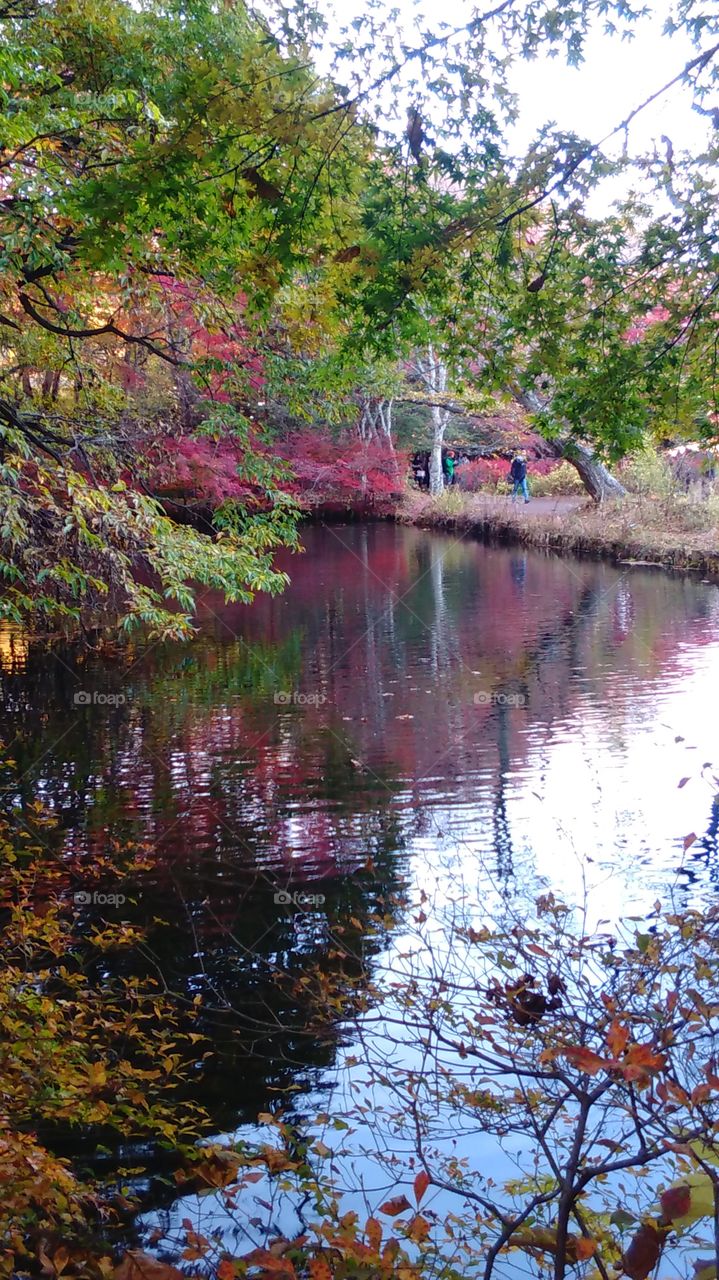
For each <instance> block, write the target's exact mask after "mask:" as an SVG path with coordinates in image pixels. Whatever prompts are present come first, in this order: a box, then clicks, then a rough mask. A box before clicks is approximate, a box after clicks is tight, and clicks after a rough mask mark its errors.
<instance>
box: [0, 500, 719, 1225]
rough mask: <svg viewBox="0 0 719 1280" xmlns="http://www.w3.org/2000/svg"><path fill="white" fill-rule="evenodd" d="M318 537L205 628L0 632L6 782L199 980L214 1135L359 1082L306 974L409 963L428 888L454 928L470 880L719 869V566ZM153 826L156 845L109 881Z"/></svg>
mask: <svg viewBox="0 0 719 1280" xmlns="http://www.w3.org/2000/svg"><path fill="white" fill-rule="evenodd" d="M303 542H304V548H305V550H304V553H303V554H302V555H294V556H290V555H288V556H286V557H285V558H284V560H283V566H284V567H286V568H287V570H288V572H289V573H290V575H291V579H292V581H291V585H290V587H289V588H288V590H287V591H286V592H285V594H284V595H283V596H281V597H277V598H275V599H269V598H262V599H258V600H257V601H256V602H255V604H254V605H253V606H251V607H245V606H239V605H237V606H227V605H224V604H223V603H222V601H221V600H219V599H217V598H215V597H213V596H212V595H211V594H205V595H204V596H203V597H202V598H201V599H200V603H199V609H198V621H199V631H198V634H197V637H196V639H195V640H193V641H192V642H191V643H190V644H188V645H185V646H179V645H176V644H145V645H140V646H136V647H134V648H133V649H131V650H130V651H129V652H122V651H118V653H117V654H115V655H109V654H108V653H104V654H103V656H102V657H100V656H97V655H92V654H90V655H88V654H87V653H82V652H81V651H79V650H78V649H76V648H73V647H71V646H66V647H61V648H58V649H57V650H56V651H54V652H53V653H50V654H48V653H42V652H40V651H35V650H34V649H32V648H30V649H29V650H27V649H26V648H25V647H23V645H22V643H21V642H20V641H19V640H18V639H17V637H16V638H15V639H14V640H13V639H12V638H11V639H8V638H7V637H5V639H4V647H3V648H2V649H1V650H0V660H2V665H3V678H2V688H3V700H2V708H1V715H0V737H2V739H3V741H4V742H5V743H6V744H7V745H8V746H10V744H11V746H12V751H11V756H12V761H13V763H12V765H6V766H5V768H4V773H5V776H4V777H3V779H2V786H3V798H4V805H5V807H6V808H7V809H8V810H11V809H12V808H13V806H14V807H15V808H17V807H18V806H19V807H24V808H26V809H27V808H28V807H29V806H30V805H31V804H32V802H33V801H34V800H36V799H38V798H39V799H41V800H42V802H43V803H44V804H45V806H46V807H48V808H49V809H50V811H51V812H52V813H53V814H54V815H55V817H56V819H57V825H56V826H55V827H54V828H49V829H48V830H47V831H46V832H45V835H44V837H43V839H44V841H45V843H46V847H47V856H48V858H53V859H60V860H61V861H64V862H65V863H66V864H67V866H68V874H67V878H66V886H65V891H66V893H67V895H68V896H69V897H71V898H72V899H73V901H74V906H75V910H76V911H77V912H78V913H80V915H81V918H82V919H83V920H86V921H87V924H88V926H89V925H90V923H92V922H93V921H98V920H101V919H103V918H105V919H108V918H109V919H116V918H118V917H121V918H122V919H128V920H130V921H132V922H135V923H140V924H142V925H144V926H145V927H146V929H147V940H146V944H145V945H144V946H143V948H142V949H141V950H140V951H138V953H137V954H135V955H134V957H133V959H132V961H127V960H126V961H124V962H123V963H125V964H134V965H135V966H136V968H137V971H138V972H140V971H142V972H151V973H153V972H154V973H160V974H161V975H162V979H163V981H164V982H166V983H167V985H168V986H169V987H170V989H171V990H173V991H174V992H177V993H180V995H181V996H182V998H183V999H185V1000H186V1001H187V1004H188V1007H191V1006H192V1002H193V1001H195V1000H196V998H197V997H198V996H201V997H202V1005H201V1010H202V1012H201V1013H198V1014H197V1019H198V1022H201V1027H202V1030H203V1032H206V1033H207V1034H209V1035H210V1037H211V1039H212V1043H213V1046H214V1056H213V1057H212V1058H211V1059H210V1060H209V1061H208V1062H207V1063H206V1064H205V1066H204V1069H203V1071H202V1073H201V1075H198V1081H197V1086H196V1091H195V1096H196V1098H197V1100H198V1101H200V1102H201V1103H202V1104H203V1105H204V1106H205V1107H206V1108H207V1109H208V1110H209V1112H210V1114H211V1116H212V1120H213V1125H214V1127H215V1131H216V1132H217V1133H238V1132H239V1133H248V1134H254V1133H255V1132H256V1130H255V1127H254V1126H255V1124H256V1119H257V1116H258V1114H260V1113H263V1112H268V1111H272V1110H273V1109H276V1107H277V1106H278V1104H279V1103H281V1104H282V1106H283V1107H285V1109H286V1110H287V1113H288V1114H289V1113H291V1114H293V1115H295V1116H301V1115H302V1114H303V1112H304V1111H305V1110H306V1111H307V1112H308V1113H309V1111H311V1110H313V1109H314V1110H315V1111H316V1109H317V1107H318V1106H321V1105H322V1106H324V1105H328V1099H329V1098H330V1097H331V1098H332V1100H333V1105H335V1106H338V1105H341V1099H342V1095H343V1091H345V1090H346V1089H347V1088H349V1087H350V1086H349V1084H348V1080H350V1079H351V1076H352V1070H351V1068H352V1064H353V1063H356V1062H357V1056H356V1051H357V1044H356V1042H355V1037H353V1033H352V1031H351V1030H350V1028H349V1025H348V1024H347V1025H345V1024H344V1023H343V1019H342V1016H341V1011H340V1012H338V1014H337V1017H336V1018H335V1025H334V1027H333V1031H332V1034H315V1031H314V1029H313V1018H312V1010H311V1007H310V1003H309V997H307V996H306V995H304V994H303V991H304V988H303V985H302V981H303V975H305V974H307V973H309V972H310V970H312V971H313V972H317V971H318V970H319V972H322V971H325V972H327V973H331V972H333V970H334V969H335V968H336V966H337V964H339V963H344V964H348V963H349V964H350V968H351V963H350V962H351V957H352V956H353V955H354V956H357V957H360V958H361V961H362V965H363V966H365V967H367V966H369V968H370V969H371V970H372V971H373V972H374V973H375V974H376V975H380V974H382V973H384V974H387V973H388V972H389V971H391V970H392V968H393V966H394V965H395V964H396V963H397V958H398V956H400V955H401V952H402V946H403V939H404V923H403V922H404V921H405V919H406V917H407V913H408V912H410V911H411V910H414V908H415V907H416V904H417V903H418V902H420V901H422V902H423V903H425V904H426V905H425V906H424V913H425V914H426V915H428V916H429V926H428V927H430V928H431V927H432V924H433V922H434V921H436V922H438V923H439V922H441V920H442V918H443V916H444V914H445V913H446V912H447V911H448V910H451V909H452V903H453V902H455V901H456V891H457V886H458V885H460V884H461V889H462V897H463V901H464V902H465V903H467V902H468V903H469V911H470V915H471V916H472V918H473V920H474V921H475V923H476V925H477V927H479V926H480V925H481V923H482V922H483V921H485V920H487V919H490V918H497V917H498V915H502V913H507V912H513V913H515V914H516V915H518V916H523V915H527V914H528V913H529V912H531V910H532V904H533V902H534V900H535V898H536V896H537V894H539V893H542V892H546V891H547V890H549V889H551V890H552V891H553V892H554V893H555V894H556V895H557V896H558V897H559V898H561V899H563V900H564V901H566V902H568V903H570V904H572V905H577V906H578V907H579V908H581V910H582V911H584V913H585V915H586V918H587V922H588V924H587V927H593V926H594V925H595V924H596V923H597V922H598V921H600V920H605V921H612V920H614V919H616V918H617V916H619V915H626V914H627V913H632V912H634V913H636V914H637V915H638V916H642V915H643V914H646V913H647V912H648V911H650V910H651V909H652V904H653V903H654V902H655V900H657V899H658V900H661V901H662V902H663V903H667V902H673V903H675V904H676V905H677V907H684V906H686V905H689V904H691V903H693V902H699V901H702V900H704V899H705V898H706V896H707V895H708V894H711V893H715V892H716V887H717V884H718V883H719V800H718V799H717V793H718V792H719V781H717V777H716V776H715V775H719V757H718V756H717V751H716V725H715V721H716V707H717V706H719V590H718V589H717V587H716V586H714V585H711V584H708V583H703V582H700V581H698V580H696V579H690V578H689V577H670V576H668V575H666V574H664V573H663V572H660V571H657V570H650V569H647V568H642V567H640V566H629V565H625V566H618V567H613V566H609V565H607V564H604V563H595V562H589V561H580V560H573V559H559V558H556V557H553V556H549V555H543V554H541V553H539V552H536V551H526V550H523V549H505V548H501V549H498V548H495V547H487V546H485V545H482V544H481V543H479V542H477V541H475V540H473V539H471V538H469V537H450V536H445V535H440V534H433V533H429V532H425V531H421V530H417V529H413V528H406V527H402V526H397V525H393V524H390V523H377V524H365V525H360V524H351V525H340V524H333V525H328V526H310V527H308V528H306V529H305V531H304V534H303ZM136 842H137V843H140V844H141V845H143V846H146V847H147V848H149V849H150V850H151V851H152V861H151V865H150V866H149V867H148V868H147V869H146V870H144V871H142V872H138V873H136V874H135V876H134V877H133V878H131V879H130V880H127V879H126V880H123V881H122V882H121V883H120V884H119V885H118V884H115V883H110V882H108V883H107V884H105V885H102V886H101V887H100V888H99V889H98V887H97V886H96V885H95V884H92V885H91V884H89V883H85V882H84V881H83V878H82V873H81V870H78V868H81V866H82V858H83V856H84V855H85V854H91V853H93V852H96V851H98V850H102V851H106V850H107V849H112V848H113V847H125V846H129V845H131V844H132V845H134V844H135V843H136ZM70 868H71V869H70ZM450 889H451V891H450ZM278 974H281V975H283V978H285V979H286V978H288V977H289V978H290V979H291V980H292V981H290V982H289V983H287V982H283V983H279V984H278V983H277V982H276V981H275V979H276V976H277V975H278ZM367 1034H370V1035H371V1034H373V1033H372V1032H371V1031H369V1030H368V1031H367ZM376 1034H377V1035H381V1031H380V1032H377V1033H376ZM407 1050H408V1052H411V1046H407ZM348 1063H349V1066H348ZM125 1154H126V1153H125ZM152 1172H153V1170H152V1169H151V1168H150V1162H149V1161H148V1173H147V1181H146V1187H147V1189H148V1207H149V1209H151V1210H152V1212H151V1213H150V1215H149V1217H148V1219H147V1221H148V1222H149V1223H152V1222H156V1221H157V1220H158V1219H157V1217H156V1216H153V1214H154V1215H156V1214H157V1213H159V1212H160V1211H161V1205H162V1203H163V1202H164V1206H165V1209H164V1212H165V1219H164V1221H165V1225H167V1224H168V1223H169V1224H170V1226H172V1224H173V1222H175V1221H176V1220H179V1219H181V1218H182V1216H184V1215H185V1213H186V1211H187V1206H186V1204H184V1203H183V1202H174V1203H173V1196H172V1192H171V1191H168V1190H165V1191H164V1192H163V1193H162V1194H159V1193H158V1192H157V1188H156V1186H155V1184H152V1183H151V1178H150V1175H151V1173H152ZM370 1184H372V1174H371V1173H368V1174H367V1177H366V1178H365V1179H364V1180H363V1181H362V1187H361V1190H362V1196H363V1197H364V1200H365V1202H366V1201H367V1194H368V1190H367V1189H368V1186H369V1185H370ZM372 1185H378V1184H372ZM151 1187H152V1188H153V1189H152V1190H150V1188H151ZM258 1194H259V1193H258ZM204 1212H205V1221H207V1218H208V1215H209V1217H210V1219H212V1212H211V1211H210V1209H209V1208H208V1207H207V1206H206V1207H205V1210H204ZM278 1214H279V1219H278V1221H279V1222H280V1224H281V1223H282V1221H283V1219H282V1211H280V1210H279V1209H278ZM250 1218H251V1214H250ZM212 1221H213V1224H214V1225H215V1226H218V1224H219V1226H218V1229H219V1230H220V1231H222V1230H226V1231H227V1232H228V1233H229V1235H230V1236H232V1237H233V1240H234V1243H235V1244H236V1240H237V1237H238V1234H239V1236H240V1237H241V1238H247V1239H251V1238H252V1235H251V1231H250V1230H249V1228H248V1229H247V1230H246V1231H245V1228H238V1227H237V1224H236V1223H232V1224H230V1223H225V1222H224V1220H223V1217H222V1212H221V1211H220V1209H219V1208H217V1209H216V1218H215V1219H212ZM243 1233H244V1234H243Z"/></svg>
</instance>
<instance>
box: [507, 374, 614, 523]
mask: <svg viewBox="0 0 719 1280" xmlns="http://www.w3.org/2000/svg"><path fill="white" fill-rule="evenodd" d="M509 390H510V391H511V394H512V395H513V397H514V399H515V400H516V401H517V403H518V404H521V406H522V408H523V409H526V410H527V412H528V413H540V412H541V410H543V409H545V408H546V405H545V404H543V403H542V400H541V399H540V397H539V396H538V395H537V393H536V391H525V390H524V389H523V388H522V387H519V386H512V387H511V388H509ZM566 425H567V426H568V425H569V424H566ZM546 446H547V452H548V454H549V456H550V457H553V458H562V459H563V460H564V461H566V462H571V464H572V466H573V467H576V469H577V471H578V472H579V475H580V478H581V480H582V484H583V485H584V487H585V489H586V490H587V493H588V494H589V495H590V496H591V497H592V498H593V499H594V501H595V502H603V501H604V499H605V498H624V497H626V492H627V491H626V489H625V488H624V485H623V484H620V482H619V480H617V478H616V476H613V475H612V473H611V471H609V470H608V469H607V468H606V467H605V466H604V463H603V462H600V461H599V459H598V458H597V457H596V456H595V454H594V453H593V452H592V450H591V449H590V448H588V447H587V445H584V444H580V443H579V442H578V441H577V440H574V439H572V437H571V436H570V435H566V436H563V437H562V436H556V437H554V438H553V439H551V440H547V441H546Z"/></svg>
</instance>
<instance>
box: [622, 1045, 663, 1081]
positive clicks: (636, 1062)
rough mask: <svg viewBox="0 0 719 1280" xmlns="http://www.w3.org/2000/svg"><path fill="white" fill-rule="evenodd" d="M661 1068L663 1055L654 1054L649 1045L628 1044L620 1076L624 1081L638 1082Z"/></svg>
mask: <svg viewBox="0 0 719 1280" xmlns="http://www.w3.org/2000/svg"><path fill="white" fill-rule="evenodd" d="M663 1066H664V1055H663V1054H662V1053H655V1052H654V1050H653V1049H652V1048H651V1045H648V1044H630V1046H629V1048H628V1049H627V1052H626V1053H625V1055H624V1059H623V1061H622V1075H623V1076H624V1079H625V1080H639V1079H641V1077H642V1076H645V1075H650V1074H651V1073H652V1072H654V1071H661V1069H662V1067H663Z"/></svg>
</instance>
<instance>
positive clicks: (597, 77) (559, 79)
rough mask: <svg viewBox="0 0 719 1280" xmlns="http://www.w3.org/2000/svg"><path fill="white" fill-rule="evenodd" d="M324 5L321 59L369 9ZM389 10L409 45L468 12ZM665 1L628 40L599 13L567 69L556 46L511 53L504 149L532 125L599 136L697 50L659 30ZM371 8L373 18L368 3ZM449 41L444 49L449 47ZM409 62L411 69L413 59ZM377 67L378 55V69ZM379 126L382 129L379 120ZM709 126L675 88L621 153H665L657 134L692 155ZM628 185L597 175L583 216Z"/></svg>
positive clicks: (414, 2) (517, 148) (445, 7)
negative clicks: (512, 97) (511, 96)
mask: <svg viewBox="0 0 719 1280" xmlns="http://www.w3.org/2000/svg"><path fill="white" fill-rule="evenodd" d="M322 7H323V10H324V12H325V14H326V16H327V18H328V21H329V30H328V37H327V43H328V49H327V52H328V60H329V53H330V50H329V45H330V44H331V43H332V42H333V41H334V39H335V37H336V34H337V32H338V30H339V27H340V26H341V25H347V24H349V23H350V22H351V21H352V19H353V18H355V17H360V16H361V15H362V14H363V13H366V12H367V11H368V8H369V6H368V5H367V3H366V0H336V3H334V4H333V3H331V2H330V0H327V2H326V4H325V5H323V6H322ZM394 7H395V8H396V10H397V12H398V15H399V16H398V18H397V23H396V25H397V29H398V30H401V32H402V34H403V37H404V40H405V42H406V43H407V44H408V45H410V46H414V45H419V44H420V43H421V37H420V34H419V32H420V29H422V30H424V31H426V30H428V29H429V30H432V31H439V20H440V17H441V20H442V21H444V22H446V23H449V24H451V25H454V26H461V25H462V24H464V23H467V22H469V21H470V20H471V18H472V17H473V15H474V12H475V4H474V3H472V2H471V0H442V5H441V13H440V12H439V10H438V5H437V0H398V3H397V4H396V6H394ZM671 7H672V6H671V3H670V0H657V3H655V4H654V5H653V6H652V13H651V15H650V16H649V17H646V18H643V19H640V20H638V21H637V22H636V23H635V24H633V26H632V31H633V33H634V35H633V38H632V39H622V37H621V35H620V34H619V33H617V34H614V35H610V34H607V33H606V32H605V30H604V19H602V20H599V21H596V22H595V23H594V26H593V28H592V30H591V31H590V34H589V36H588V37H587V41H586V44H585V50H584V53H585V60H584V62H583V63H582V64H581V65H580V66H579V67H570V66H568V65H567V64H566V62H565V60H564V56H563V54H562V53H561V51H558V53H557V56H556V57H550V56H548V55H544V56H541V57H538V58H536V59H534V60H532V61H527V60H524V59H519V58H518V59H517V61H516V63H515V64H514V66H513V67H512V68H511V70H510V73H509V86H510V88H511V90H512V91H513V92H514V93H515V94H516V95H517V98H518V103H519V119H518V121H517V122H516V123H515V124H514V125H512V126H511V127H510V128H509V130H508V131H507V144H508V147H509V151H510V153H512V154H514V155H517V156H518V155H521V154H522V153H523V152H525V151H526V150H527V148H528V147H529V145H530V144H531V142H532V139H533V138H534V137H535V136H536V134H537V132H538V130H539V129H540V128H541V127H542V126H544V125H546V124H549V123H553V124H555V125H556V126H557V127H558V128H559V129H562V130H566V131H568V132H574V133H576V134H578V135H579V136H581V137H584V138H586V139H588V140H589V141H591V142H599V141H601V140H602V139H603V138H605V137H607V135H608V134H610V133H611V132H612V131H613V130H614V129H616V128H617V126H618V125H620V124H621V123H622V121H623V120H625V119H626V117H627V116H628V115H629V114H630V113H631V112H632V111H634V110H635V109H636V108H637V107H638V106H640V105H641V104H642V103H643V102H645V101H646V100H647V99H648V98H649V97H650V96H651V95H652V94H654V93H656V92H657V90H659V89H661V88H662V86H664V85H665V84H667V83H669V81H671V80H672V79H673V78H674V77H675V76H676V75H677V74H678V73H679V72H680V71H681V70H682V68H683V67H684V66H685V65H686V64H687V63H688V62H690V61H691V60H692V59H693V58H695V57H696V56H697V53H698V52H699V50H698V49H697V48H696V47H695V46H694V45H693V44H692V43H691V41H690V40H689V38H688V36H687V35H686V34H684V33H681V32H680V33H677V34H674V35H671V36H667V35H665V34H664V24H665V21H666V18H667V16H668V14H669V12H670V10H671ZM389 8H390V6H389V5H388V10H389ZM372 9H373V12H374V14H375V16H376V13H377V10H376V8H375V6H372ZM448 47H449V49H450V50H451V49H452V48H453V45H452V44H450V45H449V46H448ZM320 61H322V59H320ZM409 68H410V70H411V71H412V73H416V71H417V63H416V61H414V62H413V63H410V64H409ZM383 69H384V68H383V67H381V66H380V63H379V61H378V68H377V70H378V74H379V73H380V72H381V70H383ZM349 70H350V65H348V72H349ZM382 124H383V126H384V127H388V125H389V121H388V119H387V118H386V117H385V118H384V119H383V120H382ZM390 127H391V126H390ZM710 131H711V125H710V124H709V121H708V119H707V117H705V116H703V115H700V114H699V113H697V112H696V111H694V110H693V109H692V95H691V92H690V89H689V86H687V85H686V84H679V85H675V86H673V88H672V89H670V90H668V91H667V92H666V93H665V94H662V95H661V97H660V98H659V99H658V100H657V101H656V102H653V103H652V104H651V105H650V106H648V107H647V108H646V109H645V110H644V111H642V112H641V113H640V114H639V115H638V116H637V117H636V118H635V119H634V120H633V121H632V123H631V125H630V126H629V131H628V135H627V139H626V142H627V147H628V153H629V155H638V154H640V153H643V152H646V151H647V150H649V151H650V152H651V151H652V149H653V148H656V151H657V154H658V155H659V156H660V157H662V158H663V157H664V155H665V153H666V143H665V142H664V141H663V140H662V137H663V136H664V137H667V138H670V139H671V142H672V145H673V148H674V153H675V156H677V157H678V156H679V153H680V152H681V151H687V152H689V153H690V154H692V155H696V154H698V153H700V152H701V151H702V150H703V149H704V148H705V146H706V144H707V141H708V139H709V136H710ZM624 142H625V138H624V134H623V133H619V134H617V135H616V137H615V138H614V139H612V141H611V143H610V144H608V145H607V147H606V150H607V151H608V153H609V154H610V155H612V156H618V155H620V154H621V152H622V148H623V146H624ZM632 185H637V184H636V182H635V180H632V179H630V178H629V177H624V178H621V179H609V180H606V181H604V182H603V184H602V190H601V193H596V194H595V195H594V196H593V197H592V198H591V200H590V202H589V207H588V212H589V213H591V214H595V215H599V214H601V213H603V212H605V211H606V210H607V209H608V207H609V204H610V203H611V200H612V199H613V198H619V197H621V196H623V195H625V194H626V193H627V191H628V190H629V188H630V187H631V186H632Z"/></svg>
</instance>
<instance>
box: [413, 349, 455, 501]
mask: <svg viewBox="0 0 719 1280" xmlns="http://www.w3.org/2000/svg"><path fill="white" fill-rule="evenodd" d="M415 369H416V372H417V373H418V374H419V377H420V380H421V382H422V385H423V387H424V389H425V391H427V392H429V394H430V395H434V396H437V395H443V394H444V393H445V391H446V390H447V377H448V369H447V365H446V364H445V362H444V360H443V359H442V357H441V356H439V355H438V354H437V352H436V351H435V348H434V345H433V344H432V343H431V342H429V343H428V344H427V349H426V351H423V352H422V354H421V355H417V356H416V357H415ZM448 422H449V411H448V410H447V409H444V408H443V407H442V405H441V404H433V405H432V451H431V453H430V455H429V491H430V493H434V494H437V493H441V492H442V490H443V488H444V475H443V473H442V445H443V444H444V433H445V430H446V428H447V423H448Z"/></svg>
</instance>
